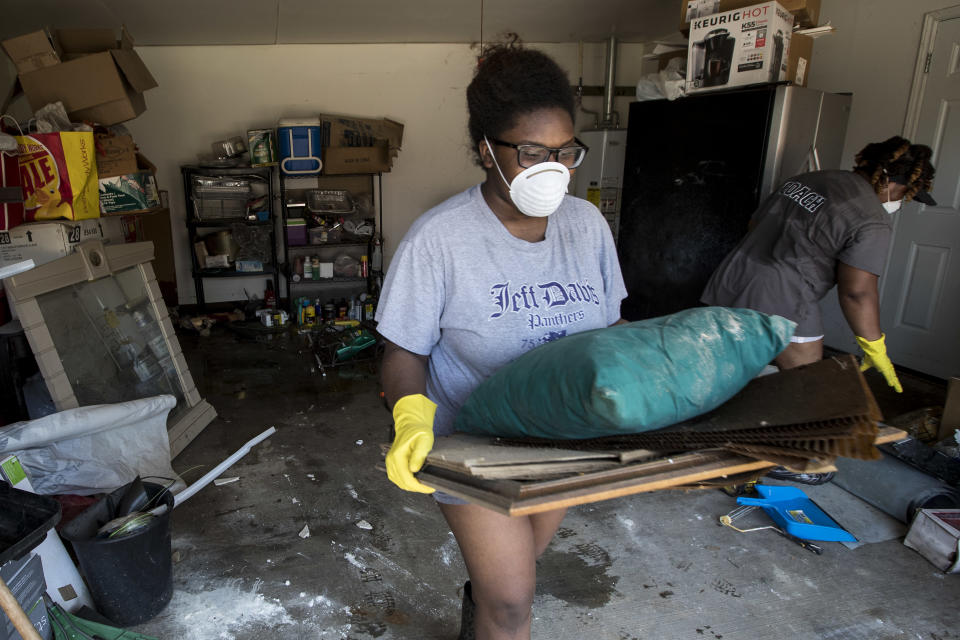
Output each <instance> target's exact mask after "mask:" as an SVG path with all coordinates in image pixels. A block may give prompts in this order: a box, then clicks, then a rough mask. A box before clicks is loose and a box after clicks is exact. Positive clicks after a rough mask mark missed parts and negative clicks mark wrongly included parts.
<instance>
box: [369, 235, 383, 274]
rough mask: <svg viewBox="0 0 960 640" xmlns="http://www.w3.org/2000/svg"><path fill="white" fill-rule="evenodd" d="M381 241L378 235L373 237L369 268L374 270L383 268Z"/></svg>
mask: <svg viewBox="0 0 960 640" xmlns="http://www.w3.org/2000/svg"><path fill="white" fill-rule="evenodd" d="M382 243H383V241H382V240H381V239H380V236H379V235H378V236H377V237H375V238H374V239H373V256H372V258H371V260H370V268H371V269H373V270H374V271H375V272H376V271H382V270H383V247H382V246H381V245H382Z"/></svg>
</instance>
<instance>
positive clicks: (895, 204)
mask: <svg viewBox="0 0 960 640" xmlns="http://www.w3.org/2000/svg"><path fill="white" fill-rule="evenodd" d="M880 204H882V205H883V208H884V210H885V211H886V212H887V213H890V214H893V213H896V212H897V211H900V207H901V205H903V199H902V198H901V199H900V200H891V199H890V181H889V180H888V181H887V201H886V202H881V203H880Z"/></svg>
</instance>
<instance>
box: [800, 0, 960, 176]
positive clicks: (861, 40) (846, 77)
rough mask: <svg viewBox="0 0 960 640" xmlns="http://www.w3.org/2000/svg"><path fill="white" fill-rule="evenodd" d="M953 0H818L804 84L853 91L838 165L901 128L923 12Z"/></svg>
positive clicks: (955, 0)
mask: <svg viewBox="0 0 960 640" xmlns="http://www.w3.org/2000/svg"><path fill="white" fill-rule="evenodd" d="M957 4H958V0H909V2H908V1H907V0H823V2H822V5H821V10H820V23H821V24H825V23H827V22H830V23H831V24H833V26H834V27H836V29H837V32H836V33H835V34H833V35H830V36H825V37H823V38H819V39H818V40H817V41H816V42H815V44H814V48H813V49H814V50H813V60H812V61H811V66H810V80H809V83H808V84H809V86H810V87H812V88H816V89H823V90H825V91H834V92H839V91H849V92H852V93H853V108H852V111H851V113H850V124H849V126H848V127H847V138H846V141H845V144H844V151H843V160H842V165H841V166H843V167H852V166H853V157H854V156H855V155H856V154H857V152H858V151H859V150H860V149H862V148H863V147H864V146H865V145H866V144H867V143H869V142H875V141H878V140H885V139H886V138H889V137H890V136H893V135H899V134H901V133H903V125H904V119H905V118H906V114H907V100H908V98H909V95H910V86H911V83H912V80H913V70H914V66H915V65H916V61H917V49H918V47H919V46H920V31H921V29H922V27H923V16H924V14H925V13H928V12H930V11H936V10H937V9H943V8H946V7H949V6H956V5H957Z"/></svg>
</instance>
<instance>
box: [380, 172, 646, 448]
mask: <svg viewBox="0 0 960 640" xmlns="http://www.w3.org/2000/svg"><path fill="white" fill-rule="evenodd" d="M626 295H627V292H626V288H625V286H624V284H623V276H622V275H621V273H620V265H619V262H618V261H617V254H616V249H615V248H614V244H613V236H612V234H611V233H610V228H609V226H608V225H607V223H606V221H605V220H604V219H603V216H602V215H601V214H600V212H599V211H598V210H597V208H596V207H594V206H593V205H592V204H590V203H589V202H587V201H585V200H580V199H578V198H574V197H573V196H569V195H568V196H566V197H564V199H563V203H562V204H561V205H560V208H559V209H558V210H557V211H556V212H555V213H553V214H552V215H551V216H550V217H549V218H548V219H547V231H546V237H545V239H544V240H543V241H542V242H527V241H525V240H521V239H520V238H517V237H515V236H513V235H511V234H510V232H509V231H507V229H506V227H504V226H503V223H501V222H500V220H499V219H498V218H497V217H496V215H495V214H494V213H493V211H491V209H490V207H489V206H488V205H487V203H486V201H485V200H484V199H483V195H482V194H481V192H480V187H479V186H475V187H472V188H471V189H468V190H467V191H465V192H463V193H461V194H459V195H456V196H454V197H452V198H450V199H449V200H447V201H446V202H444V203H443V204H441V205H439V206H437V207H435V208H433V209H431V210H430V211H428V212H427V213H425V214H423V215H422V216H420V218H418V219H417V220H416V222H414V224H413V226H411V227H410V230H409V231H408V232H407V234H406V236H404V238H403V241H402V242H401V243H400V245H399V246H398V247H397V252H396V254H395V255H394V257H393V260H392V262H391V264H390V270H389V271H388V272H387V276H386V280H385V282H384V285H383V292H382V295H381V297H380V301H379V304H378V305H377V315H376V318H377V322H378V325H377V330H378V331H379V332H380V334H381V335H382V336H383V337H384V338H386V339H387V340H390V341H391V342H393V343H395V344H397V345H398V346H400V347H402V348H404V349H406V350H408V351H412V352H413V353H417V354H420V355H429V356H430V360H429V371H428V376H427V394H426V395H427V397H429V398H430V399H431V400H433V401H434V402H436V403H437V405H438V406H437V414H436V418H435V420H434V431H435V432H436V433H437V434H448V433H451V432H452V431H453V419H454V417H455V416H456V412H457V411H458V410H459V408H460V407H461V406H462V405H463V403H464V402H465V401H466V399H467V396H468V395H470V392H471V391H473V389H474V388H475V387H476V386H477V385H479V384H480V383H481V382H482V381H483V380H485V379H486V378H487V377H488V376H490V375H491V374H492V373H493V372H494V371H496V370H497V369H499V368H500V367H502V366H503V365H505V364H507V363H508V362H510V361H512V360H514V359H515V358H516V357H517V356H519V355H521V354H522V353H524V352H526V351H528V350H530V349H532V348H534V347H536V346H537V345H540V344H544V343H546V342H550V341H552V340H556V339H558V338H562V337H563V336H565V335H568V334H572V333H577V332H580V331H586V330H588V329H597V328H600V327H606V326H609V325H611V324H613V323H614V322H616V321H617V320H618V319H619V318H620V301H621V300H623V298H625V297H626Z"/></svg>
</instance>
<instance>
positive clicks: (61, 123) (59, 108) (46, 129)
mask: <svg viewBox="0 0 960 640" xmlns="http://www.w3.org/2000/svg"><path fill="white" fill-rule="evenodd" d="M33 125H34V128H35V130H36V132H37V133H55V132H57V131H93V127H91V126H90V125H88V124H84V123H82V122H80V123H76V124H75V123H73V122H70V117H69V116H68V115H67V110H66V109H65V108H64V106H63V103H62V102H60V101H59V100H58V101H57V102H51V103H50V104H45V105H43V106H42V107H40V108H39V109H37V111H36V113H35V114H34V117H33Z"/></svg>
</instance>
